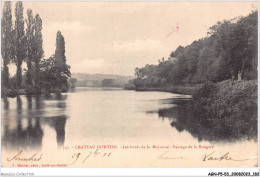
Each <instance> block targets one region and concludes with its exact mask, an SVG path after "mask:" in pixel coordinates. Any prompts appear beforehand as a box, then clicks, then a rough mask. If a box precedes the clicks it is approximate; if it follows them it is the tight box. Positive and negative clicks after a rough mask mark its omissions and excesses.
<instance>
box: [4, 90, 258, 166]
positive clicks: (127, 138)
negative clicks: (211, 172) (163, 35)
mask: <svg viewBox="0 0 260 177" xmlns="http://www.w3.org/2000/svg"><path fill="white" fill-rule="evenodd" d="M190 101H191V96H188V95H180V94H172V93H166V92H135V91H129V90H122V89H111V88H83V87H82V88H76V89H75V90H72V91H70V92H68V93H63V94H62V95H61V96H57V95H52V96H50V97H48V98H46V97H35V96H19V97H17V98H5V99H2V104H1V116H2V118H1V120H2V122H1V123H2V126H1V138H2V164H4V165H5V164H6V166H12V165H13V163H11V162H7V161H6V159H7V158H8V157H12V156H13V155H15V154H16V153H17V152H19V151H23V153H29V152H32V151H33V152H37V153H38V154H39V153H42V154H44V155H45V157H46V158H47V157H48V159H50V158H53V161H54V162H57V161H59V163H61V162H64V161H66V160H67V159H68V158H70V155H71V154H73V153H74V152H75V148H76V149H77V148H79V147H82V145H96V146H97V145H114V146H117V148H118V149H116V150H117V151H118V154H116V152H115V155H114V156H113V157H111V158H112V159H111V160H104V159H103V160H102V159H99V160H96V161H94V160H93V159H92V160H93V161H91V162H89V163H87V164H81V163H80V164H74V165H75V166H133V167H135V166H183V167H189V166H256V165H257V142H256V140H252V139H242V138H239V137H236V136H235V135H232V134H231V135H230V134H226V133H221V131H218V132H214V131H211V130H210V129H209V128H208V127H207V126H205V125H204V123H203V122H201V121H200V120H198V118H193V114H192V110H191V109H192V108H191V107H187V106H186V103H188V102H190ZM194 116H195V115H194ZM223 132H224V131H223ZM123 146H124V147H125V146H128V147H129V146H135V147H136V148H137V149H132V150H131V149H130V150H125V149H122V148H123ZM138 146H140V147H141V146H150V149H149V150H140V149H139V148H138ZM153 146H154V147H156V146H158V147H161V148H159V149H156V148H152V147H153ZM167 146H170V148H171V150H173V151H174V153H175V152H176V153H178V155H179V154H181V156H182V157H183V156H185V157H187V159H190V160H186V161H185V160H182V161H177V162H176V161H169V159H168V160H160V161H156V160H155V161H154V159H156V158H157V157H158V156H160V154H161V153H164V152H165V149H164V148H165V147H167ZM173 146H175V147H176V148H173ZM185 146H187V147H186V148H185ZM188 146H192V147H193V148H192V149H190V150H189V149H188ZM195 146H197V148H195ZM200 146H201V147H200ZM205 147H208V148H205ZM64 148H68V149H69V150H68V149H67V150H64ZM172 148H173V149H172ZM84 150H88V149H84ZM105 150H107V149H105ZM168 150H169V149H168ZM111 151H115V149H113V150H111ZM211 152H214V153H215V155H216V156H217V155H218V156H220V155H223V154H224V153H227V152H229V155H232V157H233V158H234V159H239V160H241V159H247V160H245V161H232V163H231V162H230V161H229V162H226V161H221V162H216V161H214V162H211V161H209V162H207V163H206V162H204V161H203V156H204V155H205V154H207V153H208V154H209V153H211ZM221 153H222V154H221ZM24 155H26V154H24ZM56 155H57V156H58V157H56ZM174 155H175V154H174ZM171 156H172V154H171ZM44 162H46V163H47V162H48V163H51V162H49V161H48V160H46V159H45V160H44ZM77 163H78V162H77Z"/></svg>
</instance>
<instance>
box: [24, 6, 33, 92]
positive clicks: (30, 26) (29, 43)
mask: <svg viewBox="0 0 260 177" xmlns="http://www.w3.org/2000/svg"><path fill="white" fill-rule="evenodd" d="M34 22H35V19H34V17H33V13H32V10H31V9H28V10H27V19H26V24H27V30H26V37H27V59H26V63H27V73H26V84H27V88H28V89H29V88H32V87H33V82H32V81H33V68H32V61H33V60H34V45H35V27H34Z"/></svg>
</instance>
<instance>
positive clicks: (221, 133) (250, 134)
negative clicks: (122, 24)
mask: <svg viewBox="0 0 260 177" xmlns="http://www.w3.org/2000/svg"><path fill="white" fill-rule="evenodd" d="M165 102H167V103H169V102H170V103H171V104H172V107H170V108H165V109H160V110H159V111H158V115H159V117H160V118H161V119H163V120H164V119H165V118H167V119H170V121H171V123H170V125H171V126H172V127H173V128H175V129H176V130H178V132H182V131H184V130H186V131H188V132H189V133H190V134H191V135H192V136H193V137H195V138H197V139H198V141H203V140H206V141H211V142H219V141H224V142H226V141H229V142H230V141H237V140H242V139H255V138H256V137H257V122H247V123H244V124H240V126H239V127H238V126H237V125H234V124H230V120H226V119H221V120H220V119H215V118H210V117H208V116H207V115H206V114H205V113H204V112H203V111H202V110H201V109H198V107H196V106H195V104H194V101H193V100H192V99H178V98H177V99H176V98H173V99H171V100H170V101H169V100H166V101H165ZM233 121H236V120H233Z"/></svg>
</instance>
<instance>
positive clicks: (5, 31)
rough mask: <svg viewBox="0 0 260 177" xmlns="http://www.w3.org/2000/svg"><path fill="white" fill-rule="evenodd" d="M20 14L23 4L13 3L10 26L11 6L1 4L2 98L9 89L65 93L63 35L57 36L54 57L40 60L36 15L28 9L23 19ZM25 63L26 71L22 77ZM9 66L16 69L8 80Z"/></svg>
mask: <svg viewBox="0 0 260 177" xmlns="http://www.w3.org/2000/svg"><path fill="white" fill-rule="evenodd" d="M23 10H24V8H23V3H22V2H20V1H18V2H16V4H15V10H14V15H15V20H14V22H13V19H12V6H11V2H7V1H5V2H4V5H3V14H2V19H1V54H2V61H3V62H2V68H1V72H2V73H1V74H2V79H1V80H2V83H1V84H2V95H3V96H4V95H5V94H8V93H7V92H8V90H10V89H11V90H16V91H17V92H18V91H19V90H20V89H25V91H26V92H27V94H41V93H48V94H49V93H51V92H61V91H66V90H67V89H68V82H67V79H68V78H69V77H70V76H71V73H70V66H69V65H67V64H66V56H65V40H64V37H63V35H62V34H61V32H60V31H58V32H57V36H56V50H55V53H54V54H53V55H52V56H51V57H50V58H48V59H43V57H44V51H43V37H42V19H41V17H40V15H39V14H36V15H35V16H34V15H33V11H32V10H31V9H27V18H26V19H24V15H23ZM25 24H26V25H25ZM25 26H26V28H25ZM24 62H26V65H27V68H26V69H24V74H23V71H22V64H23V63H24ZM11 63H13V64H15V66H16V74H15V76H13V77H11V78H10V73H9V65H10V64H11Z"/></svg>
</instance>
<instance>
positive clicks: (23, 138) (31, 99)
mask: <svg viewBox="0 0 260 177" xmlns="http://www.w3.org/2000/svg"><path fill="white" fill-rule="evenodd" d="M21 97H22V98H23V99H22V98H21ZM66 98H67V97H66V96H58V97H57V96H55V95H54V96H52V97H49V98H45V97H41V96H36V97H35V96H18V97H17V98H16V100H15V102H14V103H16V107H15V108H14V109H11V110H10V108H9V101H10V100H9V98H4V99H2V102H3V108H4V110H2V111H3V112H4V114H2V115H3V119H2V120H3V121H2V123H3V134H2V145H3V146H4V147H6V148H8V149H21V148H22V149H28V148H30V149H40V148H41V147H42V140H43V137H44V126H46V125H47V126H49V127H51V128H52V129H54V130H55V132H56V141H57V145H58V147H60V146H62V145H63V144H64V141H65V125H66V120H67V116H65V115H59V114H61V113H62V112H64V111H65V109H66V102H65V100H66ZM48 100H53V101H54V102H56V104H54V105H56V106H55V107H56V108H55V109H57V108H58V110H59V111H56V112H55V111H51V110H49V111H50V112H52V113H53V114H58V115H55V116H48V115H47V114H48V112H46V110H45V107H46V106H48V103H45V102H46V101H48ZM11 101H14V99H13V100H11ZM26 103H27V109H26ZM50 106H51V107H53V104H51V105H50ZM53 138H55V137H53Z"/></svg>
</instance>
